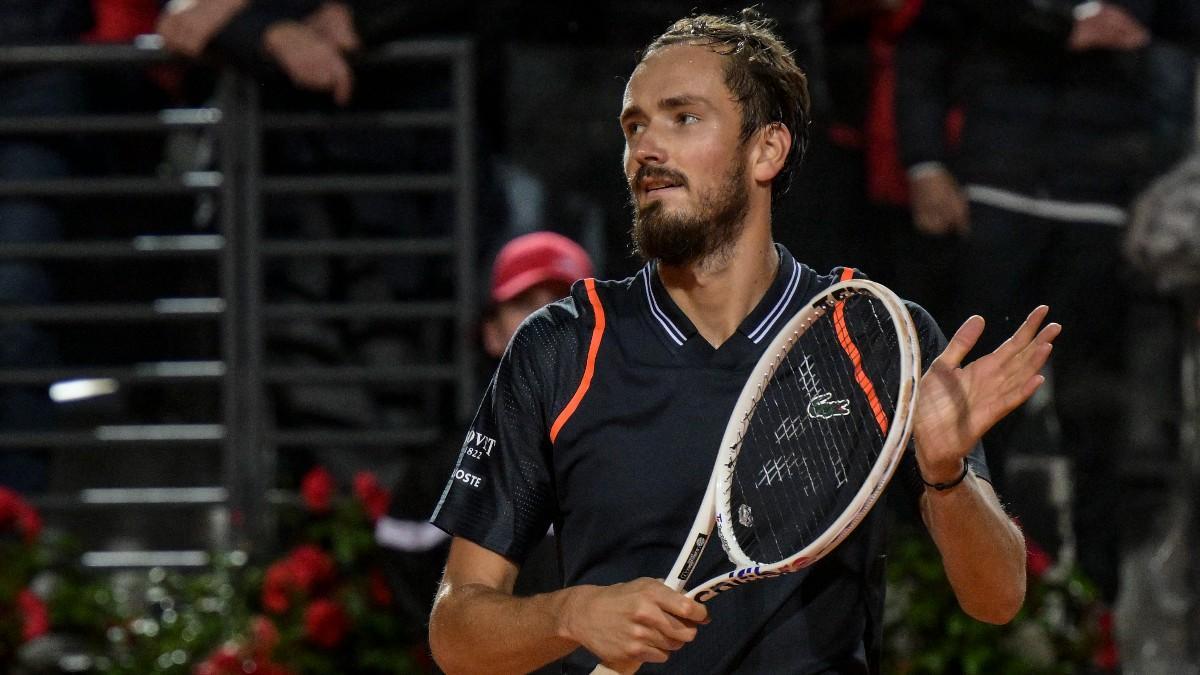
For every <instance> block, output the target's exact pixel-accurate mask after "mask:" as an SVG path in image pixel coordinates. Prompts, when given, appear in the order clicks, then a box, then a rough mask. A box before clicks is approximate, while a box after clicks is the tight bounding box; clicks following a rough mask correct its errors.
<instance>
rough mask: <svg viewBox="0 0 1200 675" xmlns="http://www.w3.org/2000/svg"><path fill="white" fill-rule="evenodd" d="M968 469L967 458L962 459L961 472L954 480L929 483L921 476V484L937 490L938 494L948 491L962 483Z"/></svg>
mask: <svg viewBox="0 0 1200 675" xmlns="http://www.w3.org/2000/svg"><path fill="white" fill-rule="evenodd" d="M969 468H970V467H968V466H967V458H966V457H963V470H962V473H960V474H958V478H955V479H954V480H949V481H946V482H945V483H930V482H929V481H927V480H925V477H924V476H921V482H922V483H924V484H925V486H926V487H931V488H933V489H934V490H937V491H938V492H944V491H945V490H949V489H950V488H952V487H954V486H955V485H958V484H959V483H961V482H963V479H964V478H966V477H967V471H968V470H969ZM918 473H920V472H918Z"/></svg>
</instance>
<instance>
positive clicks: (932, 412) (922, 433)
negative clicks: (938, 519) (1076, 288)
mask: <svg viewBox="0 0 1200 675" xmlns="http://www.w3.org/2000/svg"><path fill="white" fill-rule="evenodd" d="M1049 311H1050V308H1049V307H1046V306H1045V305H1042V306H1039V307H1038V308H1037V309H1035V310H1033V312H1031V313H1030V314H1029V316H1028V318H1026V319H1025V322H1024V323H1022V324H1021V326H1020V328H1018V329H1017V331H1016V332H1015V333H1013V335H1012V337H1010V338H1009V339H1008V340H1007V341H1005V343H1004V344H1002V345H1000V346H999V347H998V348H997V349H996V351H994V352H992V353H991V354H988V355H987V356H984V357H981V358H979V359H976V360H975V361H973V362H971V363H970V364H968V365H967V366H965V367H963V366H962V365H961V364H962V360H963V358H964V357H966V355H967V353H968V352H970V351H971V348H972V347H974V346H975V343H976V342H977V341H978V340H979V336H980V335H981V334H982V333H983V326H984V321H983V318H982V317H980V316H972V317H971V318H969V319H967V320H966V322H964V323H963V325H962V326H961V327H960V328H959V329H958V331H957V332H955V333H954V337H953V338H951V340H950V344H949V345H947V346H946V349H945V350H944V351H943V352H942V353H941V355H940V356H938V358H937V359H935V360H934V362H933V364H931V365H930V366H929V369H928V370H926V371H925V374H924V376H922V378H921V386H920V396H919V398H918V399H917V401H918V403H917V411H916V420H915V423H914V424H915V426H914V432H913V433H914V436H915V438H916V442H917V461H918V464H919V465H920V468H921V473H922V475H923V476H925V479H926V480H927V481H930V482H935V481H941V480H950V479H953V478H954V476H955V475H956V474H957V473H958V471H959V470H961V467H962V458H963V457H965V456H966V455H967V454H968V453H969V452H970V450H971V448H972V447H974V445H975V443H976V442H977V441H978V440H979V439H980V438H981V437H982V436H983V434H984V433H985V432H986V431H987V430H988V429H990V428H991V427H992V425H994V424H995V423H996V422H998V421H1000V419H1001V418H1003V417H1004V416H1005V415H1007V414H1008V413H1010V412H1012V411H1013V409H1015V408H1016V407H1017V406H1019V405H1021V404H1022V403H1024V402H1025V401H1026V400H1027V399H1028V398H1029V397H1030V396H1032V395H1033V392H1035V391H1037V388H1038V387H1040V386H1041V384H1042V382H1044V381H1045V378H1044V377H1043V376H1042V375H1040V374H1039V371H1040V370H1041V368H1042V366H1043V365H1045V363H1046V360H1047V359H1048V358H1050V351H1051V348H1052V347H1051V343H1052V342H1054V339H1055V338H1056V337H1058V334H1059V333H1060V332H1061V331H1062V326H1060V325H1058V324H1056V323H1050V324H1047V325H1046V326H1044V327H1043V326H1042V322H1043V321H1044V320H1045V319H1046V315H1047V313H1049Z"/></svg>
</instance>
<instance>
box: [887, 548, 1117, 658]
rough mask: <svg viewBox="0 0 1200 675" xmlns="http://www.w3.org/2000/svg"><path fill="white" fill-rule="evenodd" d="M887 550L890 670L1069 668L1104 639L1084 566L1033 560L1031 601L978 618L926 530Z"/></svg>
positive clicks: (1030, 580) (1097, 610) (1099, 609)
mask: <svg viewBox="0 0 1200 675" xmlns="http://www.w3.org/2000/svg"><path fill="white" fill-rule="evenodd" d="M891 550H892V554H891V556H890V557H889V558H888V590H887V605H886V608H885V610H884V631H883V635H884V665H883V672H885V673H896V674H898V675H939V674H951V673H953V674H958V673H962V674H964V675H975V674H981V675H982V674H988V675H991V674H993V673H1006V674H1008V673H1012V674H1019V673H1038V674H1039V675H1054V674H1058V673H1062V674H1064V675H1065V674H1069V673H1077V672H1080V671H1081V670H1084V669H1085V668H1086V666H1087V665H1088V664H1089V663H1090V662H1091V659H1092V654H1093V653H1094V652H1095V650H1096V648H1097V646H1098V644H1099V634H1100V633H1099V625H1098V619H1099V616H1100V612H1101V606H1100V603H1099V602H1098V601H1097V597H1096V593H1095V590H1094V588H1093V587H1092V586H1091V584H1090V583H1089V582H1088V581H1087V580H1086V579H1085V578H1084V577H1083V576H1082V575H1081V574H1080V573H1079V571H1078V570H1077V569H1073V568H1072V569H1066V568H1061V567H1053V566H1048V563H1047V564H1034V565H1031V566H1030V569H1029V575H1028V588H1027V592H1026V597H1025V604H1024V606H1023V607H1022V609H1021V611H1020V613H1019V614H1018V615H1017V617H1016V618H1015V619H1013V621H1012V622H1010V623H1008V624H1006V625H1003V626H993V625H990V624H986V623H982V622H979V621H975V620H974V619H971V618H970V617H968V616H967V615H966V614H964V613H963V612H962V610H961V609H959V607H958V601H957V600H956V599H955V597H954V592H953V591H952V590H951V588H950V584H949V583H948V582H947V581H946V578H945V574H944V572H943V571H942V564H941V558H940V557H939V554H938V552H937V549H936V548H935V547H934V545H933V543H932V542H931V541H930V540H929V538H928V536H927V535H926V534H925V533H924V532H915V531H911V530H908V531H903V532H901V533H900V534H899V536H897V537H896V539H895V540H894V541H893V545H892V549H891Z"/></svg>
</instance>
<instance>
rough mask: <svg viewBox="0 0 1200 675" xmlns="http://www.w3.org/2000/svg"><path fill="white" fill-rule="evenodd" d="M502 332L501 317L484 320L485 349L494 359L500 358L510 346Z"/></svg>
mask: <svg viewBox="0 0 1200 675" xmlns="http://www.w3.org/2000/svg"><path fill="white" fill-rule="evenodd" d="M501 333H502V331H501V330H500V320H499V319H497V318H495V317H492V318H490V319H488V320H486V321H484V322H483V351H484V352H486V353H487V355H488V356H490V357H492V358H493V359H498V358H500V357H501V356H502V355H503V354H504V349H505V348H506V347H508V345H507V344H505V343H504V336H503V335H502V334H501Z"/></svg>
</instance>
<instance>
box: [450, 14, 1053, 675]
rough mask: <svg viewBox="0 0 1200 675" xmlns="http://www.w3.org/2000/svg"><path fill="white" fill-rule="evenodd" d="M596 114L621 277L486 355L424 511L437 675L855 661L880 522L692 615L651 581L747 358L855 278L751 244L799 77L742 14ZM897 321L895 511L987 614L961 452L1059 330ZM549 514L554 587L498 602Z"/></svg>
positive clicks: (984, 476)
mask: <svg viewBox="0 0 1200 675" xmlns="http://www.w3.org/2000/svg"><path fill="white" fill-rule="evenodd" d="M620 124H621V128H622V130H623V132H624V135H625V142H626V145H625V157H624V164H625V175H626V178H627V179H628V183H629V190H630V194H631V201H632V205H633V210H634V214H635V215H634V225H633V238H634V243H635V245H636V248H637V250H638V251H639V252H640V254H641V255H642V256H643V257H644V258H645V259H646V260H647V264H646V266H645V267H644V268H643V269H642V270H641V271H640V272H639V273H638V274H636V275H635V276H633V277H631V278H629V279H625V280H622V281H595V280H590V279H589V280H585V281H583V282H579V283H576V284H575V285H574V287H573V288H572V290H571V294H570V296H569V297H567V298H565V299H563V300H561V301H559V302H556V303H553V304H550V305H548V306H547V307H545V308H543V309H541V310H540V311H538V312H537V313H535V314H534V315H533V316H532V317H530V318H529V319H528V320H526V321H525V323H524V324H523V325H522V326H521V328H520V329H519V330H518V332H517V334H516V336H515V337H514V338H513V340H512V342H511V344H510V345H509V347H508V350H507V352H506V353H505V355H504V357H503V358H502V360H501V363H500V365H499V368H498V370H497V371H496V375H495V377H494V379H493V380H492V382H491V384H490V385H489V387H488V389H487V392H486V394H485V395H484V399H483V402H482V404H481V406H480V408H479V411H478V414H477V417H476V419H475V421H474V423H473V424H472V426H471V428H470V430H469V431H468V432H467V436H466V440H465V442H464V444H463V447H462V451H461V455H460V458H459V461H458V464H457V466H456V467H455V469H454V472H453V475H452V476H451V478H450V480H449V483H448V485H447V487H446V490H445V492H444V494H443V496H442V499H441V501H440V503H439V505H438V508H437V510H436V512H435V514H434V516H433V522H434V524H436V525H437V526H438V527H441V528H442V529H444V530H446V531H447V532H449V533H450V534H451V535H453V537H454V539H453V543H452V546H451V549H450V554H449V559H448V562H447V566H446V571H445V575H444V578H443V580H442V584H441V587H440V590H439V591H438V594H437V598H436V600H435V605H434V609H433V613H432V616H431V619H430V642H431V645H432V649H433V653H434V658H435V659H436V660H437V662H438V664H439V665H440V666H441V667H442V668H443V669H445V670H446V671H447V672H448V673H484V672H486V673H520V672H527V671H529V670H532V669H535V668H537V667H539V666H542V665H543V664H546V663H548V662H552V661H555V660H557V659H563V663H564V667H565V669H566V670H567V671H568V672H574V673H586V672H590V671H591V670H592V668H593V667H594V666H595V665H596V664H597V663H598V662H601V663H604V664H606V665H607V666H609V667H611V668H613V669H615V670H618V671H622V672H628V671H630V670H632V669H633V668H636V667H637V666H638V664H645V665H644V666H643V667H642V672H651V671H654V670H656V669H662V670H665V671H668V672H679V673H689V674H690V673H735V672H736V673H866V672H871V669H872V668H873V666H875V665H877V660H876V659H875V650H876V648H877V646H878V631H879V627H880V625H881V619H882V617H881V611H882V600H883V576H882V561H881V554H882V539H883V536H882V535H883V520H882V513H883V510H882V509H875V510H874V511H873V512H872V515H870V516H868V519H867V521H865V522H864V523H863V524H861V525H860V526H859V528H858V529H857V530H855V532H854V533H853V534H852V535H851V536H850V537H849V538H848V539H847V540H846V541H844V542H843V543H842V544H841V546H840V547H839V548H838V549H836V550H835V551H834V552H833V553H831V554H830V555H829V556H828V557H826V558H824V559H823V560H821V561H819V562H818V563H816V564H815V565H813V566H812V567H810V568H808V569H806V570H804V571H801V572H798V573H795V574H789V575H785V576H783V577H780V578H777V579H770V580H765V581H761V582H758V583H753V584H749V585H747V586H744V587H742V588H739V589H737V590H734V591H731V592H729V593H724V594H722V595H719V596H717V597H716V598H714V599H713V600H712V601H710V602H709V603H708V604H707V605H705V604H700V603H697V602H694V601H692V600H690V599H688V598H687V597H686V596H684V595H683V594H680V593H677V592H675V591H672V590H670V589H668V588H666V587H665V586H664V585H663V584H662V583H661V582H660V581H659V580H658V579H657V578H661V577H662V576H663V575H664V574H666V572H667V570H669V569H670V567H671V564H672V562H673V561H674V559H675V556H676V555H677V553H678V550H679V548H680V545H681V543H682V542H681V541H680V539H681V537H684V536H685V535H686V534H687V532H688V530H689V526H690V524H691V521H692V518H693V516H694V515H695V512H696V509H697V506H698V505H699V503H700V500H701V497H702V495H703V492H704V488H705V486H706V484H707V481H708V477H709V474H710V471H711V468H712V465H713V462H714V458H715V456H716V453H717V446H718V444H719V442H720V439H721V435H722V432H723V431H724V428H725V424H726V418H727V417H728V415H729V413H730V411H731V410H732V408H733V406H734V402H735V400H736V399H737V397H738V394H739V392H740V391H741V389H742V386H743V384H744V383H745V381H746V378H747V375H748V374H749V372H750V370H751V368H752V367H753V366H754V364H755V363H756V361H757V360H758V358H759V356H760V355H761V354H762V351H763V349H764V348H765V346H766V345H767V344H768V343H769V342H770V341H771V338H772V337H773V336H774V335H775V333H776V331H777V330H778V328H779V326H780V325H782V324H783V323H784V322H785V321H786V318H787V317H789V316H791V315H792V314H793V313H795V312H796V311H797V310H798V309H799V308H800V307H801V306H803V304H804V302H805V300H807V299H808V298H810V297H812V296H813V295H814V294H815V293H816V292H817V291H819V290H820V289H823V288H826V287H828V286H829V285H831V284H833V283H835V282H836V281H838V280H839V279H841V278H849V277H851V276H853V275H854V274H855V272H854V271H853V270H851V269H838V270H834V272H833V273H832V274H829V275H822V274H818V273H816V272H814V271H813V270H812V269H810V268H808V267H806V266H805V265H803V264H801V263H799V262H797V261H796V259H795V258H793V257H792V254H791V253H789V252H788V251H787V250H785V249H784V248H783V247H782V246H780V245H778V244H776V243H774V242H773V240H772V236H771V206H772V198H773V197H774V196H776V195H777V194H778V192H779V191H781V190H782V189H784V188H785V187H786V185H787V183H788V181H789V180H790V178H791V175H792V172H793V171H794V169H795V167H796V166H797V164H798V163H799V161H800V159H801V156H802V154H803V148H804V140H805V133H806V128H807V124H808V92H807V86H806V82H805V78H804V75H803V73H802V72H801V71H800V69H799V68H798V67H797V66H796V63H795V62H794V60H793V59H792V57H791V56H790V54H789V53H788V51H787V49H786V47H785V46H784V45H783V44H782V43H781V41H780V40H779V39H778V38H777V37H776V36H775V35H774V34H773V33H772V32H771V30H770V28H769V26H768V24H767V23H766V22H764V21H762V20H759V19H758V18H757V17H756V16H755V15H754V14H753V13H751V12H749V11H746V12H743V14H742V16H741V17H738V18H721V17H713V16H694V17H691V18H687V19H683V20H680V21H679V22H677V23H675V24H674V25H673V26H671V28H670V29H668V30H667V32H666V33H664V34H663V35H661V36H659V37H658V38H657V39H655V40H654V41H653V42H652V43H651V44H650V45H649V47H648V48H647V49H646V51H645V53H644V56H643V58H642V60H641V62H640V63H639V64H638V66H637V67H636V68H635V69H634V71H633V73H632V75H631V76H630V78H629V81H628V83H627V86H626V89H625V94H624V100H623V102H622V108H621V113H620ZM909 310H910V312H912V314H913V315H914V318H915V320H916V321H917V325H918V328H919V334H920V341H921V347H922V354H923V355H924V357H923V358H924V361H925V363H924V366H925V374H924V376H923V379H922V381H921V385H920V401H919V407H918V409H917V413H916V421H915V428H914V438H915V448H916V449H915V452H914V453H908V454H907V455H906V459H905V462H906V466H902V467H901V468H900V476H901V477H900V478H899V479H897V482H898V483H900V484H903V485H905V486H906V487H911V488H912V492H913V495H914V498H916V499H919V505H920V510H921V513H922V516H923V518H924V521H925V523H926V525H927V526H928V528H929V531H930V533H931V534H932V536H933V539H934V541H935V542H936V544H937V546H938V548H939V550H940V551H941V554H942V559H943V563H944V566H945V570H946V573H947V576H948V578H949V581H950V584H951V585H952V587H953V588H954V591H955V594H956V595H957V597H958V599H959V602H960V604H961V605H962V607H963V609H964V610H965V611H966V612H967V613H968V614H970V615H971V616H973V617H976V618H978V619H980V620H982V621H987V622H993V623H1002V622H1006V621H1008V620H1010V619H1011V618H1012V617H1013V616H1014V614H1016V612H1017V611H1018V609H1019V608H1020V606H1021V603H1022V601H1023V598H1024V592H1025V549H1024V542H1023V538H1022V535H1021V533H1020V532H1019V531H1018V530H1017V528H1016V527H1015V526H1014V525H1013V523H1012V522H1011V521H1010V519H1009V518H1008V517H1007V516H1006V515H1005V513H1004V511H1003V509H1002V508H1001V506H1000V503H999V501H998V500H997V497H996V494H995V493H994V491H993V490H992V488H991V486H990V484H989V482H988V473H987V465H986V462H985V459H984V455H983V451H982V448H981V447H980V446H979V444H978V440H979V438H980V436H981V435H982V434H983V432H984V431H985V430H986V429H988V428H989V427H990V426H991V425H992V424H994V423H995V422H996V421H997V420H999V419H1000V418H1001V417H1003V416H1004V415H1006V414H1007V413H1008V412H1009V411H1011V410H1012V409H1013V408H1015V407H1016V406H1017V405H1019V404H1020V403H1021V402H1022V401H1024V400H1025V399H1027V398H1028V397H1029V396H1030V395H1031V394H1032V393H1033V391H1034V390H1035V389H1036V388H1037V387H1038V385H1040V383H1041V378H1040V376H1039V375H1038V374H1037V373H1038V370H1039V369H1040V367H1041V366H1042V364H1043V363H1044V362H1045V361H1046V359H1047V358H1048V357H1049V354H1050V350H1051V344H1050V343H1051V342H1052V341H1053V339H1054V337H1055V336H1056V335H1057V334H1058V331H1059V327H1058V326H1057V325H1056V324H1048V325H1047V326H1045V327H1044V328H1042V327H1041V324H1042V321H1043V319H1044V318H1045V315H1046V311H1047V310H1046V308H1045V307H1039V308H1038V309H1036V310H1034V312H1033V313H1032V314H1031V315H1030V317H1029V319H1028V321H1026V323H1025V325H1023V326H1022V327H1021V328H1020V329H1018V331H1017V333H1016V334H1014V336H1013V338H1012V339H1011V340H1009V342H1008V343H1006V344H1005V345H1004V346H1003V347H1001V348H1000V349H998V350H997V351H996V352H993V353H992V354H989V355H987V356H985V357H983V358H980V359H978V360H976V361H974V362H973V363H971V364H970V365H968V366H966V367H961V366H960V362H961V360H962V359H963V357H964V356H965V355H966V353H967V352H968V351H969V350H970V348H971V346H972V345H973V344H974V342H975V341H976V339H977V338H978V336H979V334H980V332H981V330H982V328H983V320H982V319H981V318H980V317H973V318H971V319H970V320H968V321H967V322H966V323H964V324H963V326H962V327H961V328H960V329H959V330H958V332H957V333H956V334H955V336H954V338H953V339H952V340H951V341H950V342H949V344H948V345H947V343H946V340H945V338H944V337H943V336H942V335H941V334H940V332H939V331H938V329H937V327H936V325H935V324H934V322H933V321H932V320H931V319H930V317H929V315H928V314H927V313H926V312H924V311H923V310H922V309H921V308H919V307H917V306H916V305H911V304H910V305H909ZM939 355H940V356H939ZM933 357H937V358H936V359H934V358H933ZM551 524H553V525H554V527H555V530H556V532H557V533H558V535H559V546H560V557H561V562H562V572H563V577H564V578H563V582H564V588H563V589H562V590H558V591H554V592H551V593H546V594H541V595H535V596H532V597H516V596H514V595H513V594H512V587H513V580H514V579H515V577H516V575H517V571H518V569H519V567H520V565H521V562H522V559H523V558H524V556H525V555H526V553H527V552H528V551H529V550H530V548H531V546H533V544H534V543H535V542H536V541H537V540H538V539H539V538H540V537H541V536H542V535H543V534H544V533H545V532H546V529H547V526H549V525H551ZM722 558H723V554H722V551H721V550H720V547H719V546H710V547H708V549H707V550H706V551H705V554H704V556H703V557H702V559H701V561H700V563H699V565H698V568H697V571H696V572H695V578H698V579H706V578H709V577H710V576H713V575H714V574H716V573H718V572H720V571H726V570H728V569H729V563H728V561H724V560H722ZM655 664H664V665H662V666H657V665H655Z"/></svg>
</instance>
